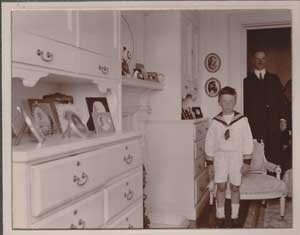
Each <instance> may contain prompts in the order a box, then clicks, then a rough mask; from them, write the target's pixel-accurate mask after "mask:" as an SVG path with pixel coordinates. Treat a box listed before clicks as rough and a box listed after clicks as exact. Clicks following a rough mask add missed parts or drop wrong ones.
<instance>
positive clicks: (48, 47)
mask: <svg viewBox="0 0 300 235" xmlns="http://www.w3.org/2000/svg"><path fill="white" fill-rule="evenodd" d="M12 44H13V47H12V61H14V62H19V63H26V64H31V65H36V66H43V67H48V68H52V69H56V70H63V71H73V72H77V68H78V65H79V61H78V57H79V54H78V50H76V48H75V47H72V46H69V45H66V44H62V43H59V42H56V41H53V40H50V39H46V38H42V37H39V36H35V35H31V34H28V33H23V32H21V33H20V32H14V33H13V37H12ZM38 50H40V51H41V53H42V54H41V55H38ZM47 53H51V57H47Z"/></svg>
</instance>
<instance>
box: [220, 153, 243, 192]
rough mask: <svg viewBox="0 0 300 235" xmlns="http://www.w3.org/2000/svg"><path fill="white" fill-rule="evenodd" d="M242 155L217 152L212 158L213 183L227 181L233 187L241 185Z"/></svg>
mask: <svg viewBox="0 0 300 235" xmlns="http://www.w3.org/2000/svg"><path fill="white" fill-rule="evenodd" d="M242 165H243V155H242V154H241V153H239V152H217V154H216V156H215V157H214V175H215V177H214V178H215V179H214V180H215V183H225V182H227V181H228V177H229V182H230V183H231V184H233V185H236V186H239V185H241V179H242V173H241V169H242Z"/></svg>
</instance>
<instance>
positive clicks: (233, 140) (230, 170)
mask: <svg viewBox="0 0 300 235" xmlns="http://www.w3.org/2000/svg"><path fill="white" fill-rule="evenodd" d="M236 96H237V93H236V91H235V89H233V88H231V87H224V88H222V89H221V90H220V92H219V95H218V102H219V105H220V106H221V108H222V112H221V113H219V114H218V115H217V116H216V117H214V118H213V120H212V122H211V125H210V127H209V129H208V132H207V136H206V140H205V153H206V162H207V165H208V169H209V174H210V177H211V178H214V181H215V183H216V184H217V195H216V199H217V202H216V217H217V219H216V227H219V228H220V227H221V228H222V227H225V209H224V205H225V191H226V187H227V182H228V179H229V182H230V189H231V226H232V227H239V223H238V212H239V201H240V191H239V186H240V185H241V177H242V174H247V172H248V170H249V165H250V161H251V157H252V150H253V139H252V133H251V130H250V126H249V123H248V119H247V118H246V117H245V116H243V115H241V114H240V113H238V112H236V111H234V107H235V104H236Z"/></svg>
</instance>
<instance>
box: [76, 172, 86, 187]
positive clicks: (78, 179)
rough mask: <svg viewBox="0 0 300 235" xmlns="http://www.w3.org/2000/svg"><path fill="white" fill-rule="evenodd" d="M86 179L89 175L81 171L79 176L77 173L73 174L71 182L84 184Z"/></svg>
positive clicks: (79, 184)
mask: <svg viewBox="0 0 300 235" xmlns="http://www.w3.org/2000/svg"><path fill="white" fill-rule="evenodd" d="M88 179H89V176H88V175H87V174H86V173H84V172H82V174H81V176H80V177H78V176H77V175H74V176H73V182H74V183H77V185H78V186H83V185H85V184H86V182H87V181H88Z"/></svg>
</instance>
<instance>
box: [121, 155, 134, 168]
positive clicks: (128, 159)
mask: <svg viewBox="0 0 300 235" xmlns="http://www.w3.org/2000/svg"><path fill="white" fill-rule="evenodd" d="M123 161H124V162H126V163H127V164H128V165H129V164H131V163H132V161H133V156H132V155H130V154H128V156H124V158H123Z"/></svg>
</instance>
